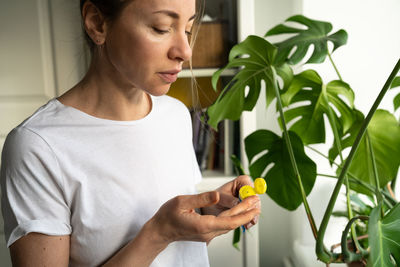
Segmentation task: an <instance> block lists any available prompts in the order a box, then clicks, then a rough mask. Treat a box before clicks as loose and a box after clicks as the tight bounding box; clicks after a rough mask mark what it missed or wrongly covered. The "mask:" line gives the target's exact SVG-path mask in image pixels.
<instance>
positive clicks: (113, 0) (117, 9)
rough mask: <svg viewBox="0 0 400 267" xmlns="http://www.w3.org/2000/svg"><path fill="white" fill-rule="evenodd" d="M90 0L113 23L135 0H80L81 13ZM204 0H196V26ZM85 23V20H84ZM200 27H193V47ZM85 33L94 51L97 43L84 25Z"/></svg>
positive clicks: (202, 10) (200, 16)
mask: <svg viewBox="0 0 400 267" xmlns="http://www.w3.org/2000/svg"><path fill="white" fill-rule="evenodd" d="M87 1H90V2H92V3H93V4H94V5H95V6H96V7H97V8H98V9H99V10H100V12H101V13H102V15H103V16H104V18H105V19H106V20H107V22H109V23H112V22H113V21H114V20H115V19H116V18H117V17H118V15H119V14H120V13H121V11H122V10H123V9H124V7H125V6H126V5H127V4H128V3H129V2H131V1H133V0H80V8H81V13H82V8H83V5H84V4H85V3H86V2H87ZM204 2H205V0H196V14H197V16H196V18H195V21H194V25H195V26H199V25H200V21H201V18H202V16H203V13H204ZM82 23H83V21H82ZM198 28H199V27H193V29H194V33H193V34H192V37H191V41H190V43H191V46H192V47H193V44H194V40H195V39H196V36H197V32H198ZM83 30H84V33H85V38H86V41H87V44H88V45H89V47H90V50H91V51H93V49H94V47H95V43H94V42H93V40H92V39H91V38H90V37H89V35H88V34H87V32H86V31H85V28H84V27H83Z"/></svg>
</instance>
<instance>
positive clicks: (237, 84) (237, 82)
mask: <svg viewBox="0 0 400 267" xmlns="http://www.w3.org/2000/svg"><path fill="white" fill-rule="evenodd" d="M277 52H278V50H277V48H276V47H275V46H273V45H271V44H270V43H269V42H268V41H266V40H264V39H263V38H261V37H258V36H249V37H247V38H246V40H244V41H243V42H242V43H240V44H238V45H235V46H234V47H233V48H232V50H231V52H230V53H229V63H228V64H227V65H226V66H225V67H224V68H223V69H220V70H218V71H217V72H215V73H214V75H213V77H212V82H213V87H214V88H217V81H218V79H219V78H220V76H221V73H222V72H223V71H224V70H225V69H227V68H228V69H229V68H241V70H240V71H239V72H238V73H237V74H236V75H235V77H233V79H232V80H231V82H230V83H229V84H228V85H227V86H226V87H225V88H224V89H223V92H222V93H221V95H220V96H219V97H218V99H217V100H216V102H215V103H214V104H213V105H212V106H211V107H210V108H209V109H208V110H207V114H208V116H209V121H208V124H209V125H211V126H212V127H213V128H215V129H216V127H217V125H218V122H220V121H221V120H223V119H231V120H238V119H239V118H240V115H241V114H242V112H243V111H244V110H247V111H249V110H252V109H253V108H254V106H255V104H256V102H257V99H258V97H259V95H260V90H261V81H264V82H265V84H266V88H267V89H266V90H267V103H270V102H271V101H272V100H273V98H274V92H273V83H274V82H275V81H274V79H273V77H272V68H274V69H276V71H277V73H278V75H279V76H280V77H281V78H282V80H283V81H284V83H285V84H286V83H289V81H290V80H291V79H292V76H293V72H292V69H291V68H290V67H289V66H288V65H287V64H277V63H276V61H275V59H276V54H277ZM246 87H247V88H249V92H248V93H247V94H246V93H245V89H246Z"/></svg>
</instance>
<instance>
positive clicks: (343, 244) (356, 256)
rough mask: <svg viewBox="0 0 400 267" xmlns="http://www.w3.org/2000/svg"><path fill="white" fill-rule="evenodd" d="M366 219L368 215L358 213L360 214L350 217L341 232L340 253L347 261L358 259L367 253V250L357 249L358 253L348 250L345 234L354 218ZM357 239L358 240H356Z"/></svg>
mask: <svg viewBox="0 0 400 267" xmlns="http://www.w3.org/2000/svg"><path fill="white" fill-rule="evenodd" d="M358 219H360V220H368V219H369V217H368V216H365V215H360V216H356V217H353V218H351V219H350V221H349V222H348V223H347V225H346V227H345V229H344V231H343V233H342V240H341V247H342V254H343V256H344V258H345V259H346V260H348V261H349V262H352V261H358V260H360V259H362V258H363V257H364V256H366V255H368V251H366V250H364V249H363V250H359V251H360V253H352V252H350V251H349V249H348V247H347V234H348V233H349V230H350V228H352V226H353V223H354V222H355V221H356V220H358ZM357 241H358V240H357Z"/></svg>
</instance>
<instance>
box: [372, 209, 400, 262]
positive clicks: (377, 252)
mask: <svg viewBox="0 0 400 267" xmlns="http://www.w3.org/2000/svg"><path fill="white" fill-rule="evenodd" d="M381 214H382V203H380V204H379V205H378V206H377V207H375V208H374V209H373V210H372V212H371V217H370V219H369V227H368V236H369V243H370V247H371V252H370V255H369V262H368V266H369V267H389V266H399V265H400V233H399V225H400V203H398V204H397V205H396V206H395V207H394V208H393V209H392V210H391V211H390V212H389V213H388V214H386V215H385V216H384V217H383V218H382V216H381ZM391 257H393V259H394V261H393V260H392V259H391Z"/></svg>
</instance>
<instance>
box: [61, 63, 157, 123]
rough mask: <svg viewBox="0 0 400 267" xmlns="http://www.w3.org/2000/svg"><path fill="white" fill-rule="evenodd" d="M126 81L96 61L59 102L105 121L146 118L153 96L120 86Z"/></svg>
mask: <svg viewBox="0 0 400 267" xmlns="http://www.w3.org/2000/svg"><path fill="white" fill-rule="evenodd" d="M123 80H124V79H123V77H118V75H117V74H116V73H115V71H113V70H110V69H109V68H106V67H102V65H101V64H99V63H98V62H95V61H94V62H92V64H91V66H90V68H89V71H88V72H87V74H86V75H85V77H84V78H83V79H82V80H81V81H80V82H79V83H78V84H77V85H75V86H74V87H73V88H71V89H70V90H68V91H67V92H66V93H65V94H63V95H62V96H60V97H59V98H58V100H59V101H60V102H61V103H63V104H64V105H67V106H71V107H74V108H76V109H78V110H81V111H83V112H85V113H87V114H90V115H92V116H95V117H98V118H103V119H110V120H121V121H131V120H138V119H141V118H143V117H145V116H146V115H147V114H148V113H149V112H150V110H151V105H152V103H151V98H150V96H149V95H148V94H147V93H146V92H145V91H144V90H142V89H139V88H135V87H133V86H132V85H130V84H127V83H125V84H124V83H123V82H120V81H123Z"/></svg>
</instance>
